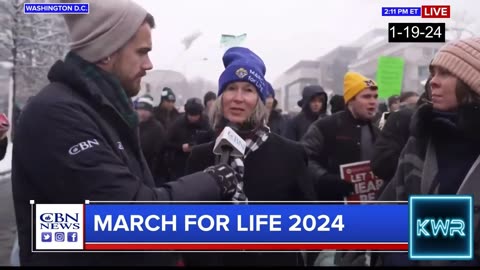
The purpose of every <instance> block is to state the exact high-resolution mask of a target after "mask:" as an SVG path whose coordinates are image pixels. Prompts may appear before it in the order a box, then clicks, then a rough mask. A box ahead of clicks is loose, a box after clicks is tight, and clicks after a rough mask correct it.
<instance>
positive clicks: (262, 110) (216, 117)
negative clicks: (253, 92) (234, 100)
mask: <svg viewBox="0 0 480 270" xmlns="http://www.w3.org/2000/svg"><path fill="white" fill-rule="evenodd" d="M222 97H223V95H220V96H219V97H218V98H217V99H216V100H215V103H213V106H212V109H211V110H210V113H209V119H210V124H211V126H212V127H213V128H214V129H215V128H223V127H222V125H223V123H224V115H223V101H222V100H223V98H222ZM267 120H268V109H267V107H266V106H265V104H263V102H262V100H261V99H260V97H259V98H258V100H257V105H255V108H254V109H253V112H252V115H250V117H249V118H248V119H247V121H246V123H244V124H246V125H248V126H250V127H252V128H257V127H260V126H263V125H266V124H267Z"/></svg>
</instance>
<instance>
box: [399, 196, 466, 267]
mask: <svg viewBox="0 0 480 270" xmlns="http://www.w3.org/2000/svg"><path fill="white" fill-rule="evenodd" d="M408 204H409V208H410V209H409V238H410V239H409V240H410V241H409V246H408V247H409V248H408V255H409V258H410V259H411V260H471V259H472V258H473V227H474V224H473V197H472V196H458V195H452V196H446V195H438V196H431V195H428V196H410V198H409V202H408Z"/></svg>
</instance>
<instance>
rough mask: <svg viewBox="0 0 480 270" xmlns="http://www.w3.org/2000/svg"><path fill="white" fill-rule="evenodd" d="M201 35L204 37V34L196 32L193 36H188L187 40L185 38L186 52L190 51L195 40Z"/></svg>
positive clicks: (183, 42) (183, 41)
mask: <svg viewBox="0 0 480 270" xmlns="http://www.w3.org/2000/svg"><path fill="white" fill-rule="evenodd" d="M201 35H202V32H200V31H196V32H193V33H192V34H190V35H188V36H186V37H185V38H183V40H182V44H183V46H185V50H188V49H190V47H191V46H192V44H193V42H194V41H195V40H197V39H198V38H199V37H200V36H201Z"/></svg>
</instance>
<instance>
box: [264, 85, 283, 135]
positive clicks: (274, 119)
mask: <svg viewBox="0 0 480 270" xmlns="http://www.w3.org/2000/svg"><path fill="white" fill-rule="evenodd" d="M267 86H268V88H269V90H270V91H269V94H268V96H267V99H266V100H265V106H266V107H267V109H268V112H269V114H268V123H267V126H268V127H269V128H270V131H271V132H273V133H275V134H278V135H282V134H283V133H284V130H285V122H286V121H285V118H284V117H283V115H282V110H280V109H277V105H278V101H277V100H276V99H275V91H274V90H273V87H272V85H271V84H270V83H268V82H267Z"/></svg>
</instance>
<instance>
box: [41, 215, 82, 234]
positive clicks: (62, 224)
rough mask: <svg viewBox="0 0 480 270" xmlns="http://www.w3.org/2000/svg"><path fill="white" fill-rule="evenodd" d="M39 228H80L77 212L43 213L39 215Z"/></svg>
mask: <svg viewBox="0 0 480 270" xmlns="http://www.w3.org/2000/svg"><path fill="white" fill-rule="evenodd" d="M40 221H41V223H40V228H41V229H47V230H59V229H75V230H78V229H80V222H79V221H78V213H75V214H65V213H44V214H42V215H40Z"/></svg>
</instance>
